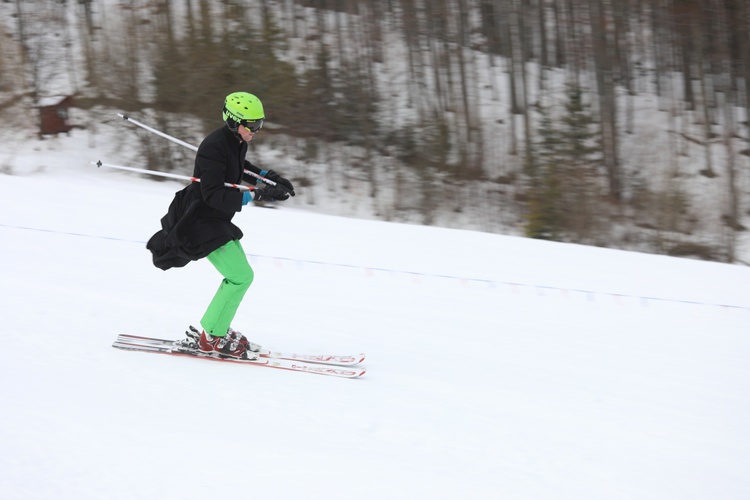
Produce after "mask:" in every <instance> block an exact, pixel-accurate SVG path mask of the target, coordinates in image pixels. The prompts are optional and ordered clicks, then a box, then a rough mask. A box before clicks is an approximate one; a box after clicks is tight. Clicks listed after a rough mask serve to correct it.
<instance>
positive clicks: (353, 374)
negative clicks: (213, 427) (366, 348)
mask: <svg viewBox="0 0 750 500" xmlns="http://www.w3.org/2000/svg"><path fill="white" fill-rule="evenodd" d="M112 347H117V348H118V349H125V350H130V351H142V352H154V353H159V354H170V355H174V356H193V357H196V358H204V359H211V360H215V361H222V362H229V363H240V364H250V365H257V366H265V367H267V368H278V369H281V370H291V371H296V372H307V373H316V374H319V375H329V376H333V377H344V378H357V377H360V376H362V375H364V374H365V368H364V367H361V366H358V365H359V364H360V363H361V362H362V361H364V359H365V355H364V354H359V355H356V356H349V355H344V356H342V355H322V354H293V353H285V352H278V351H270V350H268V349H261V350H260V352H259V353H258V354H259V355H260V357H259V358H258V359H238V358H231V357H223V356H218V355H216V354H215V353H205V352H202V351H200V350H199V349H198V347H197V345H196V344H195V342H194V340H193V339H191V338H190V337H188V338H187V339H182V340H166V339H156V338H152V337H141V336H138V335H127V334H120V335H118V336H117V340H115V342H114V344H112Z"/></svg>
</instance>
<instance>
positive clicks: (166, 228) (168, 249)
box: [146, 126, 260, 271]
mask: <svg viewBox="0 0 750 500" xmlns="http://www.w3.org/2000/svg"><path fill="white" fill-rule="evenodd" d="M246 153H247V143H245V142H244V141H241V140H240V139H239V138H238V137H237V136H236V135H235V134H234V133H233V132H231V131H230V130H229V129H228V128H227V127H226V126H224V127H222V128H220V129H218V130H215V131H213V132H212V133H211V134H210V135H209V136H208V137H206V138H205V139H204V140H203V142H202V143H201V145H200V146H199V147H198V153H197V154H196V156H195V169H194V170H193V177H196V178H199V179H200V182H193V183H192V184H190V185H189V186H187V187H186V188H185V189H183V190H181V191H178V192H177V193H176V194H175V197H174V199H173V200H172V203H171V205H169V210H168V212H167V215H165V216H164V217H163V218H162V219H161V227H162V228H161V230H160V231H158V232H156V234H154V235H153V236H152V237H151V239H150V240H148V243H147V244H146V248H148V249H149V250H150V251H151V253H152V254H153V261H154V265H155V266H156V267H158V268H159V269H163V270H165V271H166V270H167V269H170V268H172V267H182V266H185V265H187V263H188V262H190V261H191V260H198V259H202V258H203V257H205V256H207V255H208V254H210V253H211V252H213V251H214V250H216V249H217V248H219V247H221V246H222V245H224V244H226V243H228V242H230V241H232V240H238V239H240V238H242V231H240V228H238V227H237V226H235V225H234V224H232V217H234V214H235V213H237V212H239V211H240V210H242V192H241V191H239V190H238V189H235V188H230V187H226V186H224V183H225V182H229V183H232V184H239V183H240V182H241V181H242V180H243V179H244V180H246V181H248V182H252V181H254V180H255V179H254V178H252V177H251V176H249V175H247V174H243V171H244V170H245V169H248V170H251V171H253V172H255V173H260V169H259V168H257V167H256V166H254V165H252V164H251V163H250V162H248V161H246V160H245V154H246Z"/></svg>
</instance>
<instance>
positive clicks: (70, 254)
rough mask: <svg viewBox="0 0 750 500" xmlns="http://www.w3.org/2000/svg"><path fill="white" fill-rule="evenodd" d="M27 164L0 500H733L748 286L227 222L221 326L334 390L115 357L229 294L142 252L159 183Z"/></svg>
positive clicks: (205, 366) (634, 259)
mask: <svg viewBox="0 0 750 500" xmlns="http://www.w3.org/2000/svg"><path fill="white" fill-rule="evenodd" d="M97 159H99V158H97V157H96V156H95V153H92V151H91V150H90V149H87V148H85V147H82V148H81V149H80V150H75V149H74V150H66V149H64V148H63V149H58V150H55V148H54V147H52V146H46V145H45V146H43V147H35V148H34V149H30V150H26V149H23V148H21V149H20V150H19V152H18V154H17V156H16V158H15V159H14V160H13V162H14V164H13V166H14V169H13V170H14V175H7V174H0V237H1V238H2V246H0V252H2V258H1V259H0V276H2V279H1V280H0V298H1V299H2V300H1V301H0V311H1V312H2V319H3V331H4V334H3V337H4V339H5V346H6V353H5V356H3V360H2V362H0V380H2V381H3V383H2V385H0V401H2V404H1V405H0V424H1V425H0V451H1V452H0V498H2V499H5V500H15V499H18V500H21V499H23V500H31V499H51V498H54V499H58V500H60V499H75V500H80V499H104V498H106V499H128V500H130V499H134V498H138V499H163V498H180V499H206V498H212V499H216V498H278V499H292V498H295V499H297V498H310V499H324V498H325V499H455V498H508V499H604V498H606V499H612V498H621V499H638V500H643V499H654V500H663V499H680V500H686V499H724V500H726V499H743V498H750V474H748V471H750V426H749V425H748V422H750V389H748V387H749V386H748V381H750V293H748V289H749V287H748V285H750V268H747V267H744V266H732V265H726V264H717V263H710V262H701V261H695V260H687V259H676V258H669V257H664V256H656V255H646V254H637V253H628V252H623V251H614V250H607V249H600V248H591V247H583V246H577V245H568V244H560V243H550V242H541V241H534V240H529V239H523V238H515V237H507V236H501V235H497V234H485V233H479V232H471V231H461V230H448V229H439V228H434V227H432V228H431V227H420V226H414V225H401V224H392V223H385V222H376V221H362V220H354V219H345V218H338V217H331V216H323V215H318V214H312V213H309V212H306V211H304V210H303V208H304V202H303V199H304V196H305V191H304V189H300V190H298V196H297V197H296V198H294V199H291V200H290V201H288V202H286V203H285V204H284V205H283V206H282V207H280V208H279V209H276V210H269V209H265V208H258V207H247V208H245V209H243V211H242V212H240V213H239V214H237V216H236V217H235V222H236V223H237V224H238V225H239V226H240V227H241V228H242V229H243V231H244V232H245V237H244V238H243V240H242V243H243V245H244V248H245V250H246V251H247V253H248V254H249V256H250V260H251V264H252V265H253V268H254V270H255V274H256V278H255V282H254V283H253V286H252V287H251V288H250V291H249V292H248V295H247V296H246V299H245V302H244V303H243V305H242V307H241V308H240V311H239V313H238V315H237V317H236V319H235V322H234V327H235V328H237V329H239V330H241V331H242V332H244V333H245V334H246V335H248V336H249V337H250V339H251V340H252V341H254V342H258V343H261V344H263V345H264V346H266V347H269V348H272V349H276V350H285V351H296V352H302V353H340V354H349V353H352V354H353V353H359V352H366V353H367V359H366V361H365V363H364V364H365V366H366V368H367V374H366V375H365V376H364V377H362V378H361V379H356V380H347V379H335V378H329V377H323V376H319V375H312V374H304V373H294V372H284V371H280V370H272V369H267V368H261V367H256V366H243V365H236V364H231V363H212V362H207V361H204V360H199V359H192V358H183V357H168V356H160V355H155V354H149V353H136V352H125V351H121V350H118V349H113V348H112V347H111V345H112V342H113V341H114V339H115V337H116V335H117V334H118V333H133V334H141V335H147V336H154V337H161V338H178V337H180V336H182V332H183V331H184V329H185V328H186V327H187V326H188V325H190V324H194V325H197V324H198V322H199V320H200V317H201V316H202V314H203V311H204V308H205V307H206V305H207V304H208V302H209V300H210V299H211V297H212V296H213V294H214V292H215V290H216V288H217V287H218V285H219V281H220V278H219V276H218V274H217V273H216V271H215V270H214V269H213V268H212V266H211V264H210V263H209V262H207V261H206V260H203V261H198V262H194V263H191V264H189V265H188V266H187V267H185V268H183V269H175V270H171V271H168V272H163V271H160V270H158V269H156V268H155V267H153V266H152V265H151V261H150V254H149V253H148V252H147V251H146V249H145V242H146V240H147V239H148V238H149V237H150V236H151V234H153V232H155V231H156V230H157V229H158V228H159V219H160V218H161V217H162V216H163V215H164V213H165V212H166V209H167V207H168V205H169V203H170V201H171V199H172V195H173V193H174V192H175V191H176V190H178V189H180V188H181V187H182V185H181V184H179V183H176V182H166V183H157V182H153V181H152V180H149V179H145V178H143V177H138V176H135V175H133V174H128V173H120V172H114V171H105V170H104V169H96V168H95V167H93V166H90V165H88V162H89V161H91V160H97Z"/></svg>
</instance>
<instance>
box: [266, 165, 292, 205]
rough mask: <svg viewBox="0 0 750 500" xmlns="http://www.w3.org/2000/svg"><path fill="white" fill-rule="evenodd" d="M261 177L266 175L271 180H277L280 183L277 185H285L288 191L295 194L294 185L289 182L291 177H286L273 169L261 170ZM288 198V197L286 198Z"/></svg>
mask: <svg viewBox="0 0 750 500" xmlns="http://www.w3.org/2000/svg"><path fill="white" fill-rule="evenodd" d="M260 175H261V177H265V178H266V179H268V180H269V181H271V182H275V183H276V184H278V186H275V187H283V188H285V189H286V192H287V193H289V194H290V195H292V196H294V186H293V185H292V183H291V182H289V179H285V178H283V177H282V176H280V175H279V174H277V173H276V172H274V171H273V170H261V171H260ZM284 199H285V200H286V198H284Z"/></svg>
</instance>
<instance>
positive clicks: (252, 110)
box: [222, 92, 266, 125]
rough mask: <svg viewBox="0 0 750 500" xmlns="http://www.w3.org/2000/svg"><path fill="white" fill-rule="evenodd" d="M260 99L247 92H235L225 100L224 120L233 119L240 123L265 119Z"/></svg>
mask: <svg viewBox="0 0 750 500" xmlns="http://www.w3.org/2000/svg"><path fill="white" fill-rule="evenodd" d="M265 117H266V116H265V114H264V113H263V104H262V103H261V102H260V99H258V98H257V97H255V96H254V95H253V94H248V93H247V92H234V93H232V94H229V95H228V96H227V98H226V99H225V100H224V113H223V114H222V118H223V120H224V121H227V120H233V121H234V122H236V123H237V124H239V125H244V124H245V123H247V122H255V121H258V120H263V119H265Z"/></svg>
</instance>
